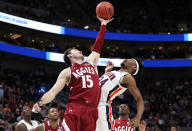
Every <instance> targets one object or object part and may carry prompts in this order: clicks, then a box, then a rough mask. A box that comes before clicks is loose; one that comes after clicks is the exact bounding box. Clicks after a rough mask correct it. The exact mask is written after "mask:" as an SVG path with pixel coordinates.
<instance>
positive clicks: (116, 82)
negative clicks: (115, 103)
mask: <svg viewBox="0 0 192 131" xmlns="http://www.w3.org/2000/svg"><path fill="white" fill-rule="evenodd" d="M127 74H128V73H127V72H119V71H112V72H108V73H105V74H104V75H103V76H102V77H101V78H100V84H101V98H100V104H105V105H106V104H108V103H111V102H112V100H113V99H115V98H116V97H117V96H119V95H121V94H122V93H123V92H124V91H125V90H126V89H127V88H124V87H122V86H121V85H120V83H121V81H122V79H123V77H124V76H125V75H127Z"/></svg>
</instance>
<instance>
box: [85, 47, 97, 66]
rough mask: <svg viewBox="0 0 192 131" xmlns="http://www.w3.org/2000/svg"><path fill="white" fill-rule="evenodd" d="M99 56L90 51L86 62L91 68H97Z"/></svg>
mask: <svg viewBox="0 0 192 131" xmlns="http://www.w3.org/2000/svg"><path fill="white" fill-rule="evenodd" d="M99 57H100V54H99V53H97V52H95V51H92V52H91V54H90V55H89V56H88V57H87V60H86V61H87V62H88V63H89V64H91V65H92V66H94V67H95V66H97V62H98V61H99Z"/></svg>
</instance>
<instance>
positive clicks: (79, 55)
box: [70, 49, 84, 60]
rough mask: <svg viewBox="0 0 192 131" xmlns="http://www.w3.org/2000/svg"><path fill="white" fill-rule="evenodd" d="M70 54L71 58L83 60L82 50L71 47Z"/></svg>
mask: <svg viewBox="0 0 192 131" xmlns="http://www.w3.org/2000/svg"><path fill="white" fill-rule="evenodd" d="M70 55H71V58H74V59H82V60H84V56H83V54H82V51H79V50H77V49H72V50H71V53H70Z"/></svg>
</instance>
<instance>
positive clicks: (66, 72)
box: [60, 67, 71, 76]
mask: <svg viewBox="0 0 192 131" xmlns="http://www.w3.org/2000/svg"><path fill="white" fill-rule="evenodd" d="M70 71H71V70H70V67H68V68H65V69H63V70H62V71H61V72H60V75H61V76H69V74H70Z"/></svg>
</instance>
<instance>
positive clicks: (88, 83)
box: [82, 75, 93, 88]
mask: <svg viewBox="0 0 192 131" xmlns="http://www.w3.org/2000/svg"><path fill="white" fill-rule="evenodd" d="M92 87H93V81H92V79H91V76H90V75H84V76H82V88H92Z"/></svg>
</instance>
